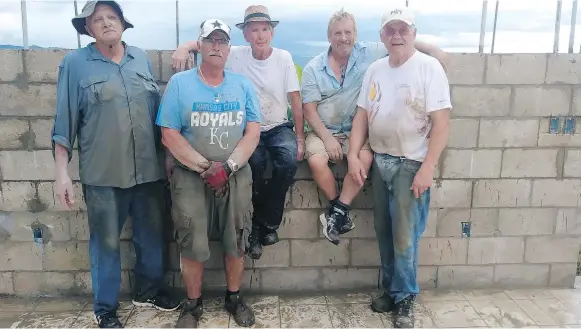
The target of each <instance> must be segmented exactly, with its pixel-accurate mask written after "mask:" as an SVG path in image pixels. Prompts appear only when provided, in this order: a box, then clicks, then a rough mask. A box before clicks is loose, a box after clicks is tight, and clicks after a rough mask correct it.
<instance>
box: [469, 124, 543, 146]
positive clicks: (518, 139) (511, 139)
mask: <svg viewBox="0 0 581 329" xmlns="http://www.w3.org/2000/svg"><path fill="white" fill-rule="evenodd" d="M538 133H539V121H538V120H481V121H480V138H479V140H478V146H479V147H530V146H536V145H537V136H538Z"/></svg>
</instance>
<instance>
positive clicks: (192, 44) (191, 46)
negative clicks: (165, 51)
mask: <svg viewBox="0 0 581 329" xmlns="http://www.w3.org/2000/svg"><path fill="white" fill-rule="evenodd" d="M178 48H182V49H187V50H188V51H198V42H197V41H186V42H184V43H182V44H181V45H179V46H178Z"/></svg>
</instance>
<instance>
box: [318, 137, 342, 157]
mask: <svg viewBox="0 0 581 329" xmlns="http://www.w3.org/2000/svg"><path fill="white" fill-rule="evenodd" d="M323 144H325V149H326V150H327V154H329V159H331V160H333V161H338V160H340V159H343V150H342V149H341V144H339V141H337V139H336V138H335V137H328V138H326V139H325V140H323Z"/></svg>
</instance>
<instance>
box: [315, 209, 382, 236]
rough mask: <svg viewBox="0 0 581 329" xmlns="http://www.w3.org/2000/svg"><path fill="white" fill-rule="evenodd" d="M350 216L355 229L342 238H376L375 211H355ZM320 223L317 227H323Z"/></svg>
mask: <svg viewBox="0 0 581 329" xmlns="http://www.w3.org/2000/svg"><path fill="white" fill-rule="evenodd" d="M349 216H351V219H352V220H353V223H355V228H354V229H353V230H352V231H351V232H349V233H347V234H344V235H342V237H345V238H375V237H376V234H375V226H374V217H373V210H362V209H354V210H351V211H350V212H349ZM317 220H318V218H317ZM318 223H319V224H318V225H317V226H318V227H321V225H320V222H318ZM320 237H323V232H320Z"/></svg>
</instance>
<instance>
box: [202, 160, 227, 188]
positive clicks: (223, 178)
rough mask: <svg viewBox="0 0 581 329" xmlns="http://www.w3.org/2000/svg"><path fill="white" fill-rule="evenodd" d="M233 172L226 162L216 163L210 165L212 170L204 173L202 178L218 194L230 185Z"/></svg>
mask: <svg viewBox="0 0 581 329" xmlns="http://www.w3.org/2000/svg"><path fill="white" fill-rule="evenodd" d="M231 173H232V170H231V169H230V167H229V166H228V164H227V163H226V162H214V161H212V162H211V163H210V168H208V169H207V170H206V171H204V172H203V173H202V174H201V175H200V176H201V177H202V179H203V180H204V182H205V183H206V184H207V185H208V186H210V187H211V188H212V189H213V190H214V191H216V192H218V191H220V190H222V188H223V187H224V186H225V185H226V184H228V179H229V178H230V174H231Z"/></svg>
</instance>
